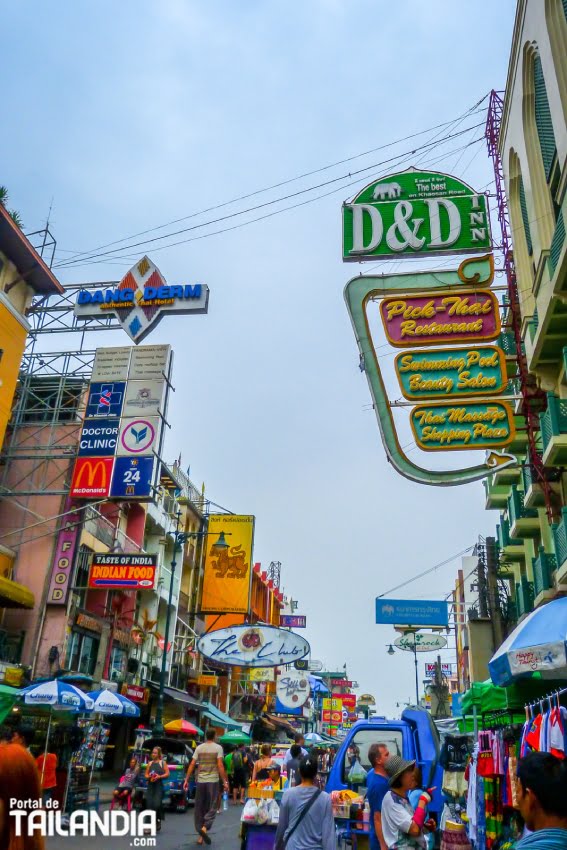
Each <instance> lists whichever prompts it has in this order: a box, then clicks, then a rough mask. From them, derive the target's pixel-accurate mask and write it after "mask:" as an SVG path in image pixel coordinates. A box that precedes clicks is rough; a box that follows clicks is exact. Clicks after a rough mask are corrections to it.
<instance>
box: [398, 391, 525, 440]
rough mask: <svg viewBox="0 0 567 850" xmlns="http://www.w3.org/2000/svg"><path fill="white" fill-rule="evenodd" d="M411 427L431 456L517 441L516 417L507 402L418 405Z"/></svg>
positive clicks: (411, 417) (413, 412)
mask: <svg viewBox="0 0 567 850" xmlns="http://www.w3.org/2000/svg"><path fill="white" fill-rule="evenodd" d="M410 423H411V427H412V431H413V433H414V437H415V441H416V443H417V445H418V446H419V447H420V448H421V449H424V450H425V451H428V452H435V451H446V450H447V449H452V450H455V449H463V450H470V449H491V448H492V449H493V448H498V447H500V446H507V445H508V444H509V443H511V442H512V440H513V439H514V434H515V428H514V417H513V414H512V410H511V408H510V407H509V406H508V405H507V404H505V403H504V402H501V401H499V402H496V401H494V402H493V401H491V402H470V401H463V402H460V403H459V402H454V403H453V404H430V405H426V404H418V405H417V406H416V407H414V409H413V410H412V412H411V415H410Z"/></svg>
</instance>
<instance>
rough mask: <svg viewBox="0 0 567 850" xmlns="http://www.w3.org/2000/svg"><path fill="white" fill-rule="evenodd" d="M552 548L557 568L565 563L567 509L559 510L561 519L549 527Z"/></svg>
mask: <svg viewBox="0 0 567 850" xmlns="http://www.w3.org/2000/svg"><path fill="white" fill-rule="evenodd" d="M551 533H552V534H553V548H554V549H555V557H556V558H557V564H558V565H559V567H561V566H563V564H564V563H565V561H567V508H565V507H563V508H561V519H560V520H559V522H557V523H554V524H553V525H552V526H551Z"/></svg>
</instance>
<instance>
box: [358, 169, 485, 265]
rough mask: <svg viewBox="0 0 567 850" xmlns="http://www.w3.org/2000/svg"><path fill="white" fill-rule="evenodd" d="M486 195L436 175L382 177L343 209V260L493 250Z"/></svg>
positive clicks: (418, 173)
mask: <svg viewBox="0 0 567 850" xmlns="http://www.w3.org/2000/svg"><path fill="white" fill-rule="evenodd" d="M490 244H491V239H490V220H489V215H488V204H487V199H486V195H483V194H479V193H477V192H475V191H474V189H473V188H472V187H471V186H468V185H467V184H466V183H463V182H462V180H458V179H457V178H456V177H451V176H450V175H449V174H441V173H439V172H436V171H418V170H416V169H413V168H410V169H408V170H407V171H402V172H398V173H397V174H392V175H390V176H389V177H381V178H380V180H375V181H374V182H373V183H370V185H369V186H366V187H365V188H364V189H362V191H361V192H359V193H358V195H356V197H355V198H354V200H353V201H352V202H351V203H350V204H344V205H343V260H344V261H345V262H348V261H353V262H358V261H360V260H373V259H375V258H376V257H400V256H407V255H415V254H418V255H419V256H423V255H432V254H433V255H434V254H444V253H450V254H465V253H469V254H470V253H475V252H477V253H480V252H481V251H483V250H485V249H487V248H489V247H490Z"/></svg>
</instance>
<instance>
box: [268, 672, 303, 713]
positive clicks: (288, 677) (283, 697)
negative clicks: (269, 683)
mask: <svg viewBox="0 0 567 850" xmlns="http://www.w3.org/2000/svg"><path fill="white" fill-rule="evenodd" d="M309 692H310V686H309V679H308V678H307V676H306V675H305V674H302V673H301V672H299V671H298V670H290V671H288V672H287V671H286V672H285V673H282V674H281V675H280V676H278V679H277V682H276V696H277V698H278V700H279V701H280V703H281V704H282V705H283V706H285V707H286V708H300V707H301V706H302V705H305V703H306V702H307V698H308V697H309Z"/></svg>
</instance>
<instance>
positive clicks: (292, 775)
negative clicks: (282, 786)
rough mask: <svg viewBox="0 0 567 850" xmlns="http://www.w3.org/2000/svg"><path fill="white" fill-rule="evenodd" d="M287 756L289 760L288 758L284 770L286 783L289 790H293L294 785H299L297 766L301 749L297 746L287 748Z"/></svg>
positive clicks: (299, 778)
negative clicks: (288, 755)
mask: <svg viewBox="0 0 567 850" xmlns="http://www.w3.org/2000/svg"><path fill="white" fill-rule="evenodd" d="M289 754H290V756H291V758H288V759H287V761H286V763H285V769H286V772H287V782H288V787H289V788H295V786H296V785H299V783H300V782H301V776H300V774H299V765H300V762H301V759H302V755H301V747H300V746H299V744H293V745H292V746H291V747H290V748H289Z"/></svg>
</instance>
